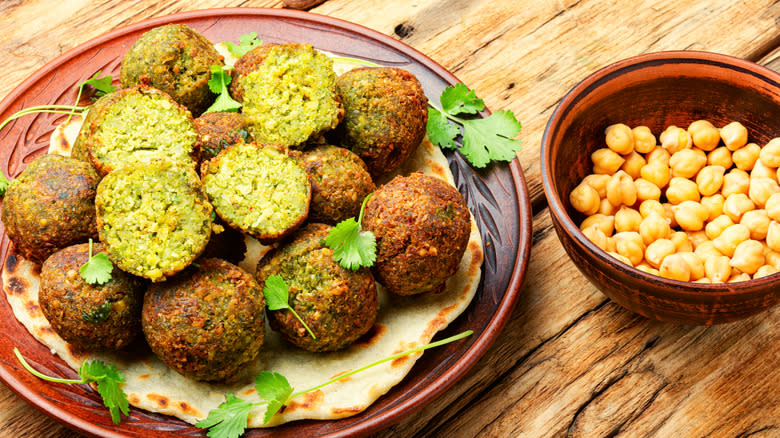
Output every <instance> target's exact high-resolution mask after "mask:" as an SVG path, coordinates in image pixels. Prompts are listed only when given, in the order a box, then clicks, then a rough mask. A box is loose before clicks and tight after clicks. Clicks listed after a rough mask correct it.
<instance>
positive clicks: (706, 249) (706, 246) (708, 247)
mask: <svg viewBox="0 0 780 438" xmlns="http://www.w3.org/2000/svg"><path fill="white" fill-rule="evenodd" d="M693 252H694V253H695V254H696V255H697V256H699V258H700V259H702V260H705V261H706V260H709V259H711V258H715V257H721V256H722V255H723V253H721V252H720V251H718V249H717V248H715V244H714V243H712V241H711V240H708V241H706V242H702V243H701V244H700V245H699V246H697V247H696V250H695V251H693ZM726 265H727V266H728V257H726Z"/></svg>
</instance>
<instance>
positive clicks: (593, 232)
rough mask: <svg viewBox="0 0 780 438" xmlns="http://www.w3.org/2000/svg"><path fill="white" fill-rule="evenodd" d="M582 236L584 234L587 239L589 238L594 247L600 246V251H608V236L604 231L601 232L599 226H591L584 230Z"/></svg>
mask: <svg viewBox="0 0 780 438" xmlns="http://www.w3.org/2000/svg"><path fill="white" fill-rule="evenodd" d="M582 234H584V235H585V237H587V238H588V240H590V241H591V242H593V244H594V245H596V246H598V247H599V249H601V250H603V251H607V239H608V237H607V236H606V234H604V232H603V231H601V228H599V227H597V226H590V227H588V228H585V229H584V230H582Z"/></svg>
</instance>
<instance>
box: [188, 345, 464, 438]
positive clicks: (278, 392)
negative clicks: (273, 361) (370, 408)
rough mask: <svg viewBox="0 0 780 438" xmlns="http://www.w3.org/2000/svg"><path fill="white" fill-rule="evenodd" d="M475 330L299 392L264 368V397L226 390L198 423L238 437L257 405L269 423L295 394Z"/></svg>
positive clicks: (227, 437) (221, 437)
mask: <svg viewBox="0 0 780 438" xmlns="http://www.w3.org/2000/svg"><path fill="white" fill-rule="evenodd" d="M473 333H474V332H473V331H472V330H466V331H465V332H462V333H459V334H457V335H455V336H451V337H449V338H446V339H442V340H441V341H436V342H431V343H429V344H425V345H421V346H419V347H415V348H412V349H409V350H406V351H403V352H401V353H398V354H394V355H392V356H389V357H386V358H384V359H380V360H378V361H376V362H372V363H370V364H368V365H365V366H362V367H360V368H358V369H355V370H352V371H349V372H347V373H344V374H340V375H339V376H337V377H334V378H332V379H330V380H328V381H327V382H325V383H322V384H320V385H317V386H314V387H312V388H309V389H306V390H304V391H299V392H295V393H293V387H292V386H291V385H290V383H289V382H288V381H287V379H286V378H285V377H284V376H283V375H281V374H279V373H276V372H270V371H263V372H261V373H260V374H259V375H258V376H257V378H256V379H255V389H256V390H257V394H258V395H259V396H260V397H262V398H263V400H261V401H259V402H256V403H251V402H248V401H246V400H242V399H240V398H238V397H236V396H235V395H233V393H227V394H225V401H224V402H223V403H222V404H220V405H219V406H218V407H217V408H216V409H212V410H211V411H209V414H208V416H207V417H206V418H205V419H203V420H201V421H199V422H197V423H195V426H196V427H200V428H202V429H209V431H208V436H209V437H211V438H238V437H239V436H241V434H243V433H244V431H245V430H246V427H247V421H248V420H249V414H250V412H251V411H252V409H253V408H254V407H255V406H261V405H267V406H266V410H265V415H264V416H263V424H268V422H269V421H271V418H273V416H274V415H275V414H276V413H277V412H279V410H280V409H281V408H282V406H285V405H286V404H287V403H288V402H289V401H290V400H292V399H294V398H295V397H298V396H300V395H303V394H306V393H309V392H312V391H316V390H318V389H320V388H322V387H324V386H327V385H330V384H331V383H334V382H338V381H339V380H341V379H344V378H347V377H349V376H351V375H353V374H357V373H359V372H361V371H364V370H367V369H369V368H371V367H374V366H376V365H379V364H382V363H385V362H389V361H392V360H395V359H398V358H399V357H403V356H406V355H409V354H413V353H418V352H421V351H423V350H427V349H429V348H434V347H438V346H441V345H445V344H449V343H450V342H454V341H457V340H459V339H463V338H465V337H467V336H471V335H472V334H473Z"/></svg>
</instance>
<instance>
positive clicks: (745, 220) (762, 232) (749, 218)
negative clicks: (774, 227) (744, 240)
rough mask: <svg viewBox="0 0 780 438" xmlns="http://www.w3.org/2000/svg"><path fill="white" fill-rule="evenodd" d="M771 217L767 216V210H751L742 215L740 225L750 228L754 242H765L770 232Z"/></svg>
mask: <svg viewBox="0 0 780 438" xmlns="http://www.w3.org/2000/svg"><path fill="white" fill-rule="evenodd" d="M769 222H771V220H770V219H769V216H768V215H767V214H766V210H750V211H747V212H745V214H743V215H742V219H740V220H739V223H741V224H742V225H744V226H746V227H748V229H749V230H750V238H751V239H753V240H764V239H766V234H767V233H768V232H769Z"/></svg>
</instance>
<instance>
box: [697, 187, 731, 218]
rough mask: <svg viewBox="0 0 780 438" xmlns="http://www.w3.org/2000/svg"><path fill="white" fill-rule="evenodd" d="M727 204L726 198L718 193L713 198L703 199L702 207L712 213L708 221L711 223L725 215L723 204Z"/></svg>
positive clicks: (706, 197) (703, 197)
mask: <svg viewBox="0 0 780 438" xmlns="http://www.w3.org/2000/svg"><path fill="white" fill-rule="evenodd" d="M725 202H726V198H724V197H723V195H721V194H720V193H716V194H714V195H712V196H702V197H701V205H703V206H704V208H706V209H707V211H708V212H709V213H710V216H709V217H708V218H707V220H708V221H711V220H713V219H715V218H716V217H718V216H720V215H721V214H723V204H724V203H725Z"/></svg>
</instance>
